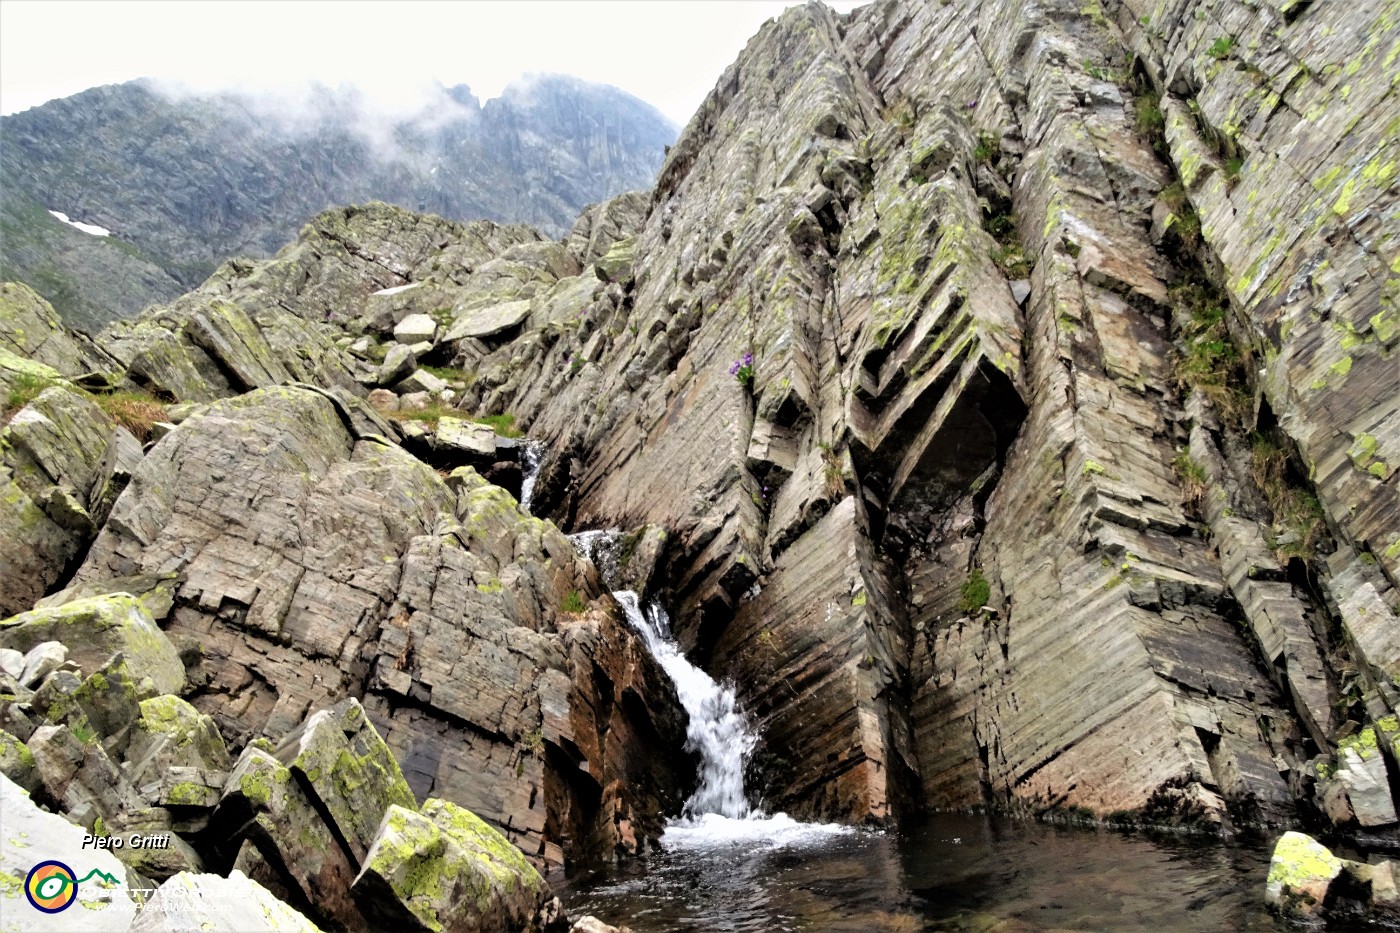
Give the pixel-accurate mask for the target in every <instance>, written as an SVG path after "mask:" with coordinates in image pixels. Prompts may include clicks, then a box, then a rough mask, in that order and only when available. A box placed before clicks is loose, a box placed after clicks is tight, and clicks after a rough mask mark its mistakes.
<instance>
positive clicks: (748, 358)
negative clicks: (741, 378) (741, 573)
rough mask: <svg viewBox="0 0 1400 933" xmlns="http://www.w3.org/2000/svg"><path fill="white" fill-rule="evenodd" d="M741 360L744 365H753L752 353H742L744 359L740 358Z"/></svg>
mask: <svg viewBox="0 0 1400 933" xmlns="http://www.w3.org/2000/svg"><path fill="white" fill-rule="evenodd" d="M742 362H743V364H744V365H745V366H752V365H753V354H752V353H745V354H744V359H743V360H742Z"/></svg>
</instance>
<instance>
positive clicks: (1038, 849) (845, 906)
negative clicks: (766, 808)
mask: <svg viewBox="0 0 1400 933" xmlns="http://www.w3.org/2000/svg"><path fill="white" fill-rule="evenodd" d="M1271 844H1272V840H1271V839H1270V840H1260V841H1258V842H1256V843H1246V844H1240V843H1231V844H1229V845H1226V844H1222V843H1219V842H1210V841H1206V840H1201V839H1197V838H1191V837H1180V838H1176V837H1167V838H1163V837H1161V836H1154V837H1153V838H1150V839H1149V838H1147V837H1145V836H1143V835H1141V834H1135V835H1125V834H1123V833H1118V832H1113V831H1109V830H1097V831H1096V830H1092V829H1068V828H1064V827H1058V826H1051V825H1045V824H1041V823H1035V822H1030V821H1019V820H1008V819H1004V818H1000V817H988V816H971V815H940V816H936V817H932V818H930V819H929V820H927V821H926V822H924V823H922V824H919V825H916V826H913V827H910V828H908V829H906V830H905V831H904V832H903V833H902V834H899V835H895V834H893V833H890V834H881V833H870V832H865V831H855V832H850V833H846V834H842V835H834V836H832V835H828V836H824V837H821V836H818V837H817V838H814V839H809V840H806V841H804V840H802V839H800V838H799V839H795V840H793V841H790V842H789V843H788V844H778V843H764V842H755V841H753V840H750V841H747V842H744V843H740V844H736V845H717V846H701V847H698V848H696V847H690V846H687V847H686V848H683V849H678V850H672V851H667V852H664V853H658V854H657V855H655V856H653V857H652V858H651V859H649V860H648V862H647V864H646V865H645V867H642V866H637V865H633V866H625V867H623V868H618V869H609V870H606V871H601V872H595V873H591V874H588V875H579V876H576V877H573V878H567V879H566V878H563V877H562V876H561V877H554V878H551V879H550V882H551V884H553V885H554V887H555V890H556V891H557V892H558V893H559V894H560V896H561V897H562V898H563V900H564V902H565V904H566V905H567V906H568V907H569V910H570V913H571V914H574V915H579V914H584V913H593V914H595V915H597V916H598V917H599V919H602V920H606V921H608V922H610V923H615V924H627V925H628V926H631V927H632V929H633V930H634V931H635V933H661V931H667V933H671V931H695V933H700V931H704V933H723V931H732V933H740V931H742V933H770V931H788V930H830V931H838V933H857V931H859V933H915V931H933V930H938V931H947V930H956V931H979V933H991V931H996V933H1019V931H1029V930H1037V931H1041V930H1103V931H1114V933H1117V931H1132V930H1151V931H1159V933H1160V931H1191V933H1204V931H1237V930H1248V931H1257V930H1267V931H1282V930H1286V929H1290V928H1288V927H1286V926H1285V925H1283V924H1280V923H1278V922H1277V921H1275V920H1274V919H1273V918H1272V917H1270V916H1269V914H1268V913H1267V912H1266V911H1265V909H1264V904H1263V898H1264V879H1265V876H1266V875H1267V874H1268V866H1269V849H1270V846H1271Z"/></svg>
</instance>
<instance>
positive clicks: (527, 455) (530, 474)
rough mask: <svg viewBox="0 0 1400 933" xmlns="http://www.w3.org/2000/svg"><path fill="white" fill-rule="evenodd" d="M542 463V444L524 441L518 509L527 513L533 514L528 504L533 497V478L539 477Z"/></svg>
mask: <svg viewBox="0 0 1400 933" xmlns="http://www.w3.org/2000/svg"><path fill="white" fill-rule="evenodd" d="M543 465H544V444H543V443H542V442H541V441H529V442H528V443H526V444H525V450H524V451H523V462H522V464H521V466H522V471H521V477H520V509H521V511H523V512H525V513H526V514H528V515H533V514H535V513H534V512H531V511H530V504H531V503H532V502H533V501H534V499H535V480H537V479H539V478H540V467H542V466H543Z"/></svg>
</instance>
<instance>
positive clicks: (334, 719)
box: [277, 699, 417, 862]
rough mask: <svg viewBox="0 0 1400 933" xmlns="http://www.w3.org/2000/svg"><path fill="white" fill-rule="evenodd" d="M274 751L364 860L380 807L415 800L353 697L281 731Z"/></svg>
mask: <svg viewBox="0 0 1400 933" xmlns="http://www.w3.org/2000/svg"><path fill="white" fill-rule="evenodd" d="M277 755H278V758H279V759H281V760H282V761H283V763H284V764H286V765H287V767H288V768H290V769H291V770H292V771H293V772H294V773H295V774H297V775H298V776H299V777H300V778H301V779H302V780H303V781H304V782H305V787H306V788H307V789H308V790H309V792H310V793H311V794H312V795H314V796H315V798H316V801H317V803H318V804H319V807H320V808H323V809H324V812H325V813H326V815H327V817H328V818H329V820H330V822H331V826H332V828H333V829H334V831H335V833H336V835H337V837H338V838H340V839H342V840H344V842H345V844H346V845H348V846H349V850H350V854H351V856H352V857H353V858H354V859H355V860H356V861H357V862H363V861H364V858H365V853H366V851H367V850H368V848H369V846H370V843H371V840H372V839H373V838H374V835H375V833H376V832H377V831H378V829H379V823H380V820H381V819H382V818H383V816H384V812H385V810H387V809H388V808H389V807H391V806H395V805H397V806H401V807H409V808H412V807H414V806H415V805H416V803H417V800H416V799H415V798H414V796H413V791H411V790H409V787H408V782H407V781H405V780H404V777H403V772H402V771H400V770H399V763H398V762H397V761H396V760H395V759H394V755H393V753H392V752H390V751H389V747H388V746H387V745H385V744H384V740H383V739H381V738H380V737H379V732H378V731H377V730H376V729H375V728H374V725H373V724H372V723H370V721H369V720H368V719H367V718H366V717H365V711H364V707H362V706H361V705H360V702H359V701H358V700H355V699H349V700H345V701H343V702H341V703H339V704H337V705H336V706H334V707H332V708H331V709H326V710H321V711H319V712H316V713H313V714H312V715H311V717H310V718H308V719H307V720H306V722H305V723H303V724H302V725H301V727H300V728H298V729H296V730H294V731H292V732H290V733H288V734H287V736H286V737H285V738H284V739H283V742H282V744H281V745H280V746H278V751H277Z"/></svg>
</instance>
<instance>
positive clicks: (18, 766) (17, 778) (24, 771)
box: [0, 730, 43, 794]
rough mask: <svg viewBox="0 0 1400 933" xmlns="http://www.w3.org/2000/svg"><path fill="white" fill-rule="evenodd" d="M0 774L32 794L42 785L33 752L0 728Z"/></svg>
mask: <svg viewBox="0 0 1400 933" xmlns="http://www.w3.org/2000/svg"><path fill="white" fill-rule="evenodd" d="M0 774H3V775H5V777H7V778H9V779H10V780H11V781H14V782H15V783H16V784H18V785H19V786H20V787H21V788H22V789H23V790H24V792H25V793H28V794H32V793H34V791H36V790H38V789H39V788H40V787H42V786H43V784H42V782H41V781H40V779H39V770H38V766H37V765H36V764H35V763H34V753H33V752H31V751H30V750H29V749H28V748H27V747H26V746H25V744H24V743H23V742H21V741H20V740H19V739H17V738H15V737H14V736H12V735H10V733H8V732H5V731H4V730H0Z"/></svg>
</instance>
